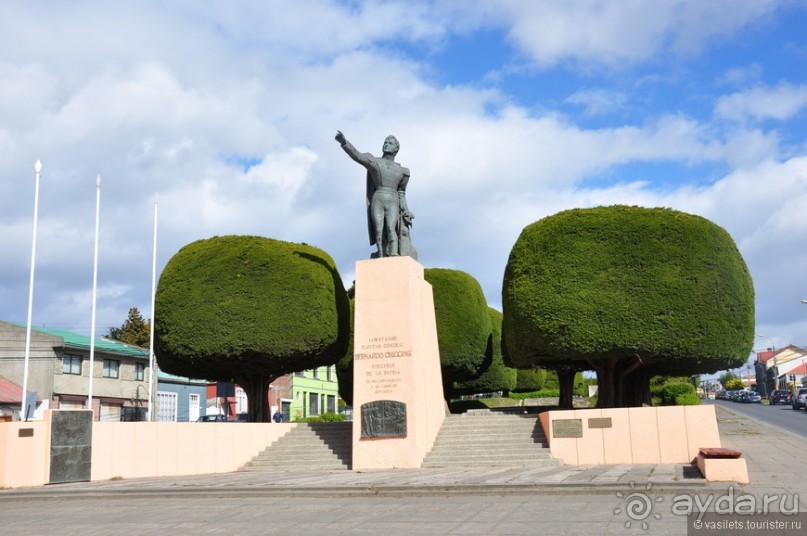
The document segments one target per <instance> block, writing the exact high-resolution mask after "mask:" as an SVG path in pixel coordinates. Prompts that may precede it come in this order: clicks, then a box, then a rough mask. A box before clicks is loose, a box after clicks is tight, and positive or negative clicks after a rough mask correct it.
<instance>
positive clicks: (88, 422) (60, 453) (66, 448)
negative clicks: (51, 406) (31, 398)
mask: <svg viewBox="0 0 807 536" xmlns="http://www.w3.org/2000/svg"><path fill="white" fill-rule="evenodd" d="M91 468H92V411H89V410H87V411H54V412H53V414H52V416H51V428H50V483H51V484H58V483H62V482H85V481H88V480H90V473H91Z"/></svg>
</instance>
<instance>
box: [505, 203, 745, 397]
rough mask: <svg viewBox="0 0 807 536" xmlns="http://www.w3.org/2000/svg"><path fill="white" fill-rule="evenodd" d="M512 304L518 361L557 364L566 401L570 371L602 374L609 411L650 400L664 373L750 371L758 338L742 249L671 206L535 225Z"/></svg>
mask: <svg viewBox="0 0 807 536" xmlns="http://www.w3.org/2000/svg"><path fill="white" fill-rule="evenodd" d="M502 301H503V309H504V324H503V337H504V340H505V342H506V345H507V352H506V361H507V359H509V361H510V363H509V364H510V365H511V366H518V367H524V366H530V365H539V364H540V365H541V366H548V367H554V368H557V369H558V370H559V374H560V375H561V394H562V395H563V389H564V383H565V379H564V376H563V373H564V372H563V371H564V370H566V371H568V370H582V369H594V370H595V371H596V372H597V378H598V383H599V396H598V405H599V406H600V407H613V406H631V405H640V404H642V403H649V402H650V391H649V385H648V381H649V377H650V376H652V375H655V374H672V375H690V374H696V373H711V372H715V371H718V370H723V369H726V368H732V367H736V366H739V365H741V364H742V363H743V362H745V359H746V358H747V357H748V354H749V352H750V350H751V346H752V343H753V337H754V290H753V284H752V281H751V277H750V275H749V273H748V269H747V267H746V265H745V262H744V261H743V259H742V257H741V255H740V253H739V252H738V250H737V247H736V246H735V244H734V241H733V240H732V239H731V237H730V236H729V234H728V233H727V232H726V231H725V230H723V229H722V228H720V227H718V226H717V225H715V224H714V223H712V222H710V221H708V220H706V219H704V218H701V217H698V216H693V215H690V214H685V213H682V212H677V211H674V210H669V209H660V208H659V209H647V208H640V207H627V206H612V207H599V208H592V209H576V210H569V211H566V212H561V213H559V214H556V215H554V216H550V217H548V218H544V219H543V220H540V221H538V222H536V223H533V224H532V225H529V226H528V227H526V228H525V229H524V230H523V232H522V233H521V236H520V237H519V238H518V240H517V242H516V244H515V245H514V246H513V249H512V251H511V253H510V257H509V260H508V263H507V267H506V271H505V276H504V285H503V290H502ZM566 377H568V374H567V376H566ZM572 378H573V374H572Z"/></svg>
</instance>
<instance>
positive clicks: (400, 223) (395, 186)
mask: <svg viewBox="0 0 807 536" xmlns="http://www.w3.org/2000/svg"><path fill="white" fill-rule="evenodd" d="M336 141H338V142H339V145H341V146H342V149H344V151H345V152H346V153H347V154H348V156H350V158H352V159H353V160H355V161H356V162H358V163H359V164H361V165H362V166H364V167H365V168H367V227H368V229H369V233H370V245H373V244H375V245H377V246H378V252H377V253H374V254H373V255H372V256H373V257H394V256H398V255H408V256H410V257H413V258H415V259H417V252H416V251H415V248H414V247H413V246H412V242H411V240H410V237H409V227H411V225H412V220H413V219H414V217H415V215H414V214H412V213H411V212H410V211H409V208H408V207H407V205H406V186H407V184H408V183H409V169H408V168H405V167H403V166H401V165H400V164H398V163H397V162H396V161H395V155H397V154H398V149H400V147H401V146H400V144H399V143H398V140H397V139H396V138H395V136H387V139H385V140H384V145H383V147H382V149H381V151H382V153H383V154H382V156H381V157H376V156H373V155H372V154H370V153H360V152H359V151H358V150H357V149H356V148H355V147H353V144H351V143H350V142H349V141H347V139H345V135H344V134H342V132H340V131H338V130H337V131H336Z"/></svg>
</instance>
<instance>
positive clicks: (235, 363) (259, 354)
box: [155, 236, 350, 420]
mask: <svg viewBox="0 0 807 536" xmlns="http://www.w3.org/2000/svg"><path fill="white" fill-rule="evenodd" d="M155 309H156V314H155V316H156V323H155V348H156V355H157V360H158V363H159V365H160V368H161V369H162V370H164V371H166V372H169V373H172V374H178V375H182V376H189V377H192V378H204V379H207V380H222V381H230V380H232V379H235V380H236V381H237V383H238V384H239V385H241V387H243V388H244V390H245V391H246V392H247V396H248V397H249V407H250V420H258V419H259V420H268V415H267V413H268V410H267V409H266V408H265V406H266V405H267V404H266V400H265V399H266V390H267V389H268V383H269V382H271V381H272V380H273V379H274V378H276V377H278V376H280V375H282V374H285V373H289V372H293V371H297V370H306V369H310V368H314V367H318V366H321V365H330V364H334V363H335V362H336V361H337V360H338V359H339V358H340V357H342V356H343V355H344V354H345V349H346V347H347V344H348V338H349V335H350V319H349V312H350V310H349V305H348V299H347V293H346V292H345V289H344V286H343V285H342V280H341V278H340V277H339V273H338V271H337V270H336V267H335V264H334V262H333V259H331V257H330V256H329V255H328V254H327V253H325V252H324V251H322V250H320V249H317V248H314V247H312V246H308V245H305V244H292V243H289V242H282V241H279V240H273V239H269V238H262V237H257V236H223V237H214V238H210V239H207V240H199V241H197V242H193V243H191V244H188V245H187V246H185V247H183V248H182V249H181V250H180V251H179V252H178V253H177V254H176V255H174V256H173V257H172V258H171V260H170V261H169V262H168V264H167V265H166V267H165V269H164V270H163V272H162V275H161V277H160V283H159V286H158V288H157V295H156V303H155ZM255 412H259V413H260V415H258V414H256V413H255Z"/></svg>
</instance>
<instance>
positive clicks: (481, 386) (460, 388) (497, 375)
mask: <svg viewBox="0 0 807 536" xmlns="http://www.w3.org/2000/svg"><path fill="white" fill-rule="evenodd" d="M488 314H489V315H490V321H491V324H492V327H493V341H492V342H493V344H491V345H490V349H491V351H492V352H493V354H492V356H491V358H490V365H489V366H488V367H487V368H486V369H485V370H484V371H483V372H482V374H481V375H480V376H479V377H478V378H475V379H473V380H466V381H464V382H454V384H453V385H452V388H451V391H452V392H451V393H450V395H449V396H447V397H446V398H450V397H451V396H457V395H470V394H474V393H492V392H496V391H503V392H504V393H505V394H506V393H509V392H510V391H512V390H513V389H515V387H516V378H517V374H518V371H517V370H516V369H513V368H509V367H507V366H505V364H504V361H503V360H502V313H500V312H499V311H497V310H496V309H494V308H492V307H488Z"/></svg>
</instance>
